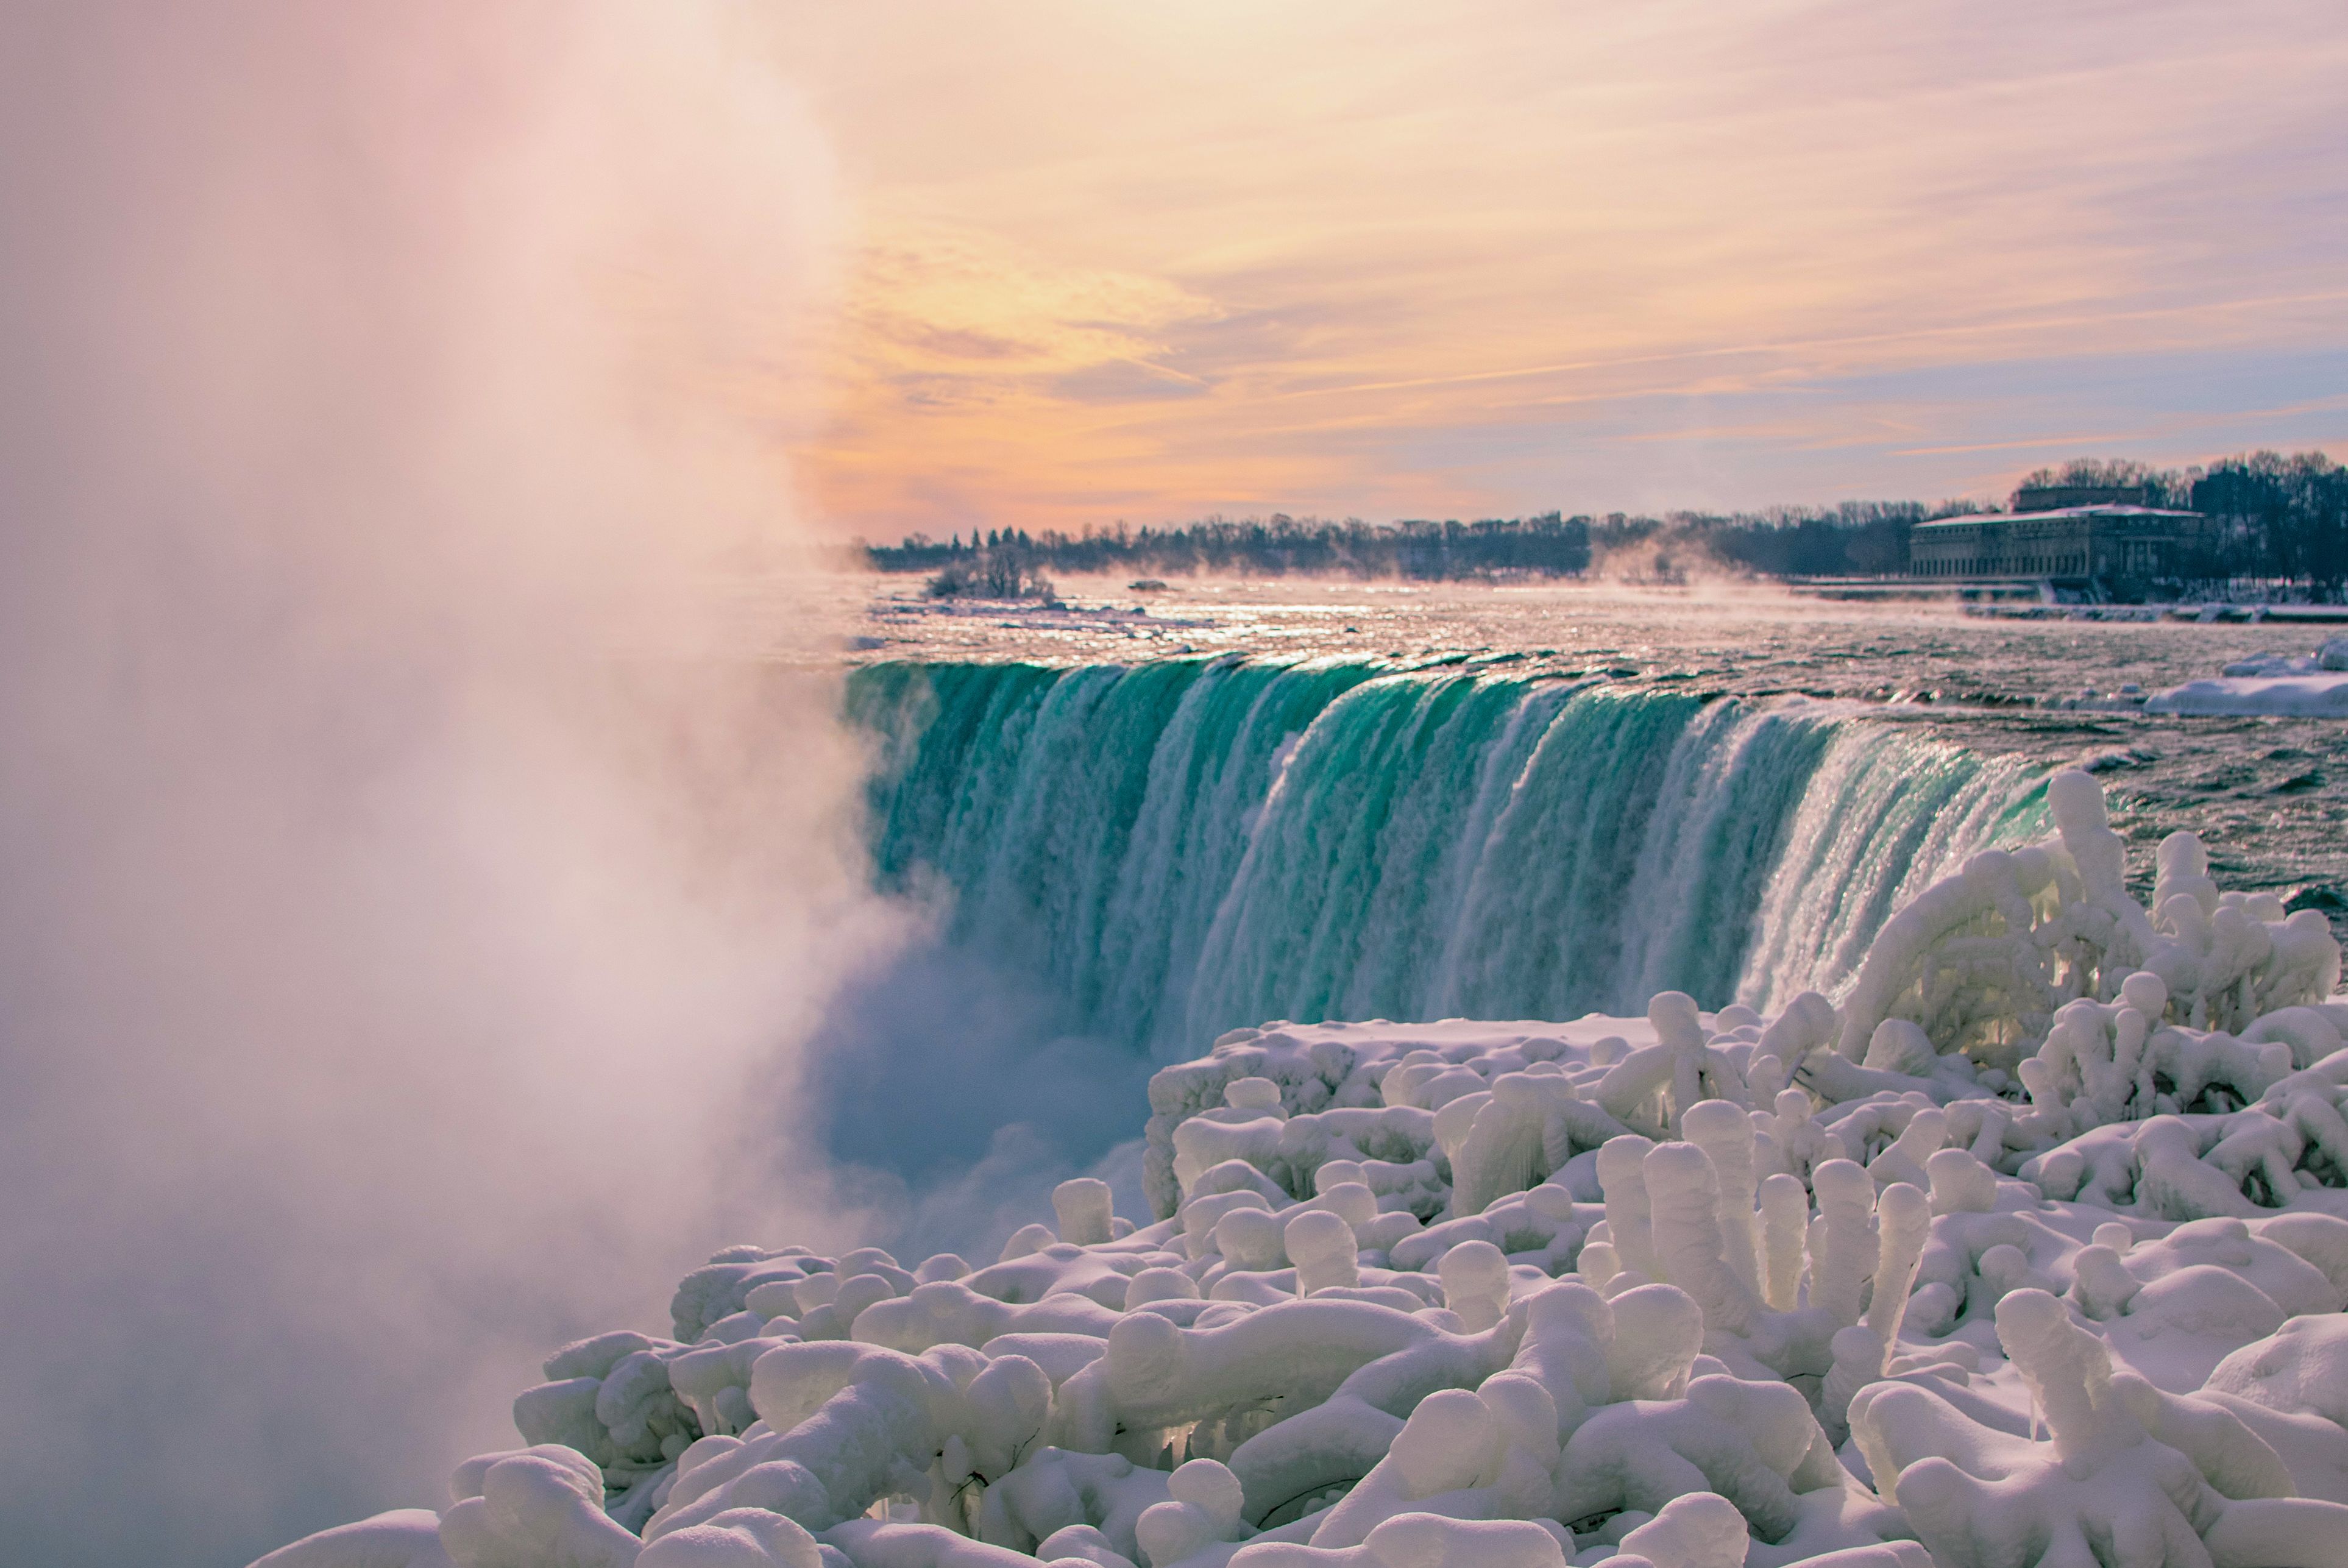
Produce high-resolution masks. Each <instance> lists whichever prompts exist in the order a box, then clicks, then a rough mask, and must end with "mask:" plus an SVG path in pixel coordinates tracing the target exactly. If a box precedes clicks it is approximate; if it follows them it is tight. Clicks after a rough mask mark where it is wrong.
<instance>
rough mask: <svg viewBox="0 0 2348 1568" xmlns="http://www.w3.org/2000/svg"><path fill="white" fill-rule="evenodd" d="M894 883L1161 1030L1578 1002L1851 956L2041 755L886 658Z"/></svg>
mask: <svg viewBox="0 0 2348 1568" xmlns="http://www.w3.org/2000/svg"><path fill="white" fill-rule="evenodd" d="M847 701H848V708H849V713H850V717H851V718H852V719H853V720H854V721H855V722H856V723H857V724H858V725H859V726H860V727H862V728H863V729H865V730H866V731H867V732H868V733H870V735H871V736H872V737H873V738H874V740H873V744H874V748H875V754H876V761H875V770H874V774H873V778H872V781H871V784H870V805H871V834H872V846H873V852H874V857H875V861H876V863H877V867H878V872H879V875H880V880H881V882H882V884H883V885H884V886H885V887H887V888H890V889H891V890H894V891H900V892H916V893H922V894H925V895H929V896H936V897H940V898H942V899H944V900H946V901H947V902H948V910H947V913H946V914H945V930H946V934H947V936H948V938H949V940H951V941H953V942H955V943H957V944H963V945H965V946H967V947H970V948H973V949H974V950H976V951H979V952H981V953H983V954H985V955H986V956H988V957H989V958H990V959H991V960H992V961H995V962H1002V963H1007V964H1010V965H1015V966H1017V967H1018V968H1020V969H1022V970H1024V971H1025V972H1027V973H1030V974H1032V975H1035V977H1037V978H1038V979H1039V980H1041V981H1042V982H1044V983H1045V985H1048V986H1049V987H1051V988H1052V990H1053V991H1054V992H1055V993H1056V994H1057V995H1060V996H1062V997H1063V998H1065V1001H1066V1006H1067V1007H1068V1008H1069V1010H1070V1023H1071V1025H1072V1026H1076V1027H1080V1028H1083V1029H1085V1030H1086V1031H1087V1032H1089V1033H1094V1034H1097V1035H1101V1036H1104V1037H1108V1038H1112V1039H1117V1040H1122V1041H1124V1042H1127V1043H1128V1044H1130V1045H1131V1046H1133V1047H1136V1048H1138V1049H1148V1050H1150V1051H1152V1052H1153V1053H1155V1054H1158V1055H1160V1056H1179V1055H1186V1054H1189V1053H1192V1052H1195V1051H1196V1050H1198V1049H1200V1048H1201V1047H1203V1046H1204V1045H1205V1044H1206V1042H1207V1041H1208V1040H1210V1039H1211V1038H1212V1037H1214V1036H1215V1035H1216V1034H1218V1033H1220V1032H1221V1031H1222V1030H1225V1029H1228V1028H1231V1027H1234V1026H1241V1025H1248V1024H1255V1023H1260V1022H1262V1021H1263V1020H1265V1019H1268V1018H1272V1017H1286V1018H1293V1019H1298V1020H1317V1019H1323V1018H1372V1017H1385V1018H1395V1019H1425V1018H1436V1017H1445V1016H1480V1017H1494V1018H1513V1017H1551V1018H1570V1017H1575V1016H1580V1015H1581V1014H1583V1013H1586V1012H1591V1011H1618V1012H1619V1011H1625V1010H1632V1011H1635V1010H1636V1009H1638V1008H1640V1007H1642V1006H1644V1004H1645V1001H1646V998H1647V997H1648V996H1649V995H1652V994H1653V992H1655V991H1658V990H1665V989H1673V990H1683V991H1686V992H1688V993H1690V994H1691V995H1694V996H1695V997H1696V998H1697V999H1698V1001H1699V1002H1701V1003H1702V1004H1703V1005H1704V1006H1708V1007H1716V1006H1722V1005H1725V1004H1726V1003H1728V1002H1730V1001H1745V1002H1747V1003H1749V1004H1752V1005H1754V1006H1762V1007H1765V1008H1766V1007H1771V1006H1780V1005H1782V1004H1783V1003H1784V1001H1785V1000H1786V999H1787V997H1788V996H1790V995H1793V994H1794V993H1796V992H1797V991H1799V990H1801V989H1804V988H1806V987H1819V988H1826V989H1831V988H1833V987H1834V986H1835V985H1837V984H1838V983H1839V982H1840V981H1842V980H1844V979H1845V978H1846V977H1847V975H1848V973H1849V968H1850V966H1851V965H1852V964H1853V963H1855V962H1856V959H1857V957H1858V955H1859V953H1860V952H1862V951H1863V949H1864V946H1865V944H1866V942H1867V940H1868V938H1869V936H1871V935H1872V934H1874V932H1875V930H1876V928H1877V927H1878V926H1879V925H1880V924H1881V923H1882V922H1883V920H1884V919H1885V918H1886V917H1887V916H1888V915H1889V914H1890V912H1891V910H1892V909H1893V908H1895V907H1896V906H1897V904H1898V903H1899V901H1900V897H1901V895H1902V892H1903V890H1912V889H1914V888H1918V887H1921V886H1922V885H1924V884H1925V883H1926V882H1929V881H1931V880H1932V879H1933V878H1935V877H1938V876H1940V875H1941V874H1943V873H1944V872H1946V871H1947V870H1949V869H1951V868H1952V867H1953V866H1954V865H1955V864H1957V863H1959V862H1960V861H1962V859H1963V858H1964V857H1965V856H1966V855H1968V854H1970V853H1972V851H1975V850H1977V849H1980V848H1982V847H1983V846H1984V845H1987V844H1991V843H1998V842H2007V841H2013V840H2016V839H2019V838H2023V837H2026V836H2030V835H2031V834H2034V833H2035V832H2036V831H2038V830H2040V827H2041V818H2042V816H2043V789H2040V788H2039V787H2038V784H2037V770H2036V769H2034V768H2032V767H2031V766H2030V765H2028V764H2027V763H2024V762H2023V761H2020V760H2019V759H2015V758H1984V757H1981V756H1978V755H1976V754H1974V753H1972V752H1970V751H1967V750H1964V749H1963V748H1958V747H1954V746H1951V745H1948V744H1945V743H1942V742H1939V741H1935V740H1931V739H1927V738H1918V737H1915V736H1912V735H1909V734H1905V733H1902V732H1901V731H1900V728H1899V727H1895V726H1891V725H1886V724H1883V723H1880V722H1876V721H1870V720H1869V719H1868V718H1867V717H1864V716H1863V715H1860V714H1859V713H1857V712H1856V711H1855V710H1854V709H1852V708H1851V707H1848V706H1846V705H1837V704H1828V703H1817V702H1810V701H1807V700H1803V699H1798V698H1793V699H1770V700H1761V701H1755V700H1749V699H1741V698H1734V697H1711V698H1707V697H1704V696H1699V695H1697V694H1694V693H1684V692H1675V691H1668V690H1666V691H1656V690H1652V689H1636V688H1629V687H1623V686H1612V685H1608V684H1604V683H1577V682H1572V681H1565V680H1558V679H1550V678H1541V677H1528V676H1521V675H1509V674H1506V673H1494V672H1491V671H1488V670H1486V671H1478V670H1470V669H1463V668H1459V667H1457V666H1454V667H1449V668H1443V669H1436V670H1421V671H1410V672H1404V671H1395V670H1390V669H1386V668H1383V667H1381V666H1377V665H1369V664H1364V663H1358V662H1352V663H1349V662H1341V661H1334V660H1311V661H1303V662H1296V663H1280V662H1273V661H1262V660H1235V659H1229V658H1226V659H1219V660H1214V661H1169V662H1164V663H1155V664H1148V665H1136V666H1131V667H1126V666H1116V665H1092V666H1083V667H1077V668H1071V669H1052V668H1045V667H1043V666H1039V665H911V664H898V665H872V666H869V667H867V668H864V669H860V670H859V671H857V672H856V673H855V674H854V675H853V676H851V677H850V682H849V686H848V697H847Z"/></svg>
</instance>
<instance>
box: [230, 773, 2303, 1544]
mask: <svg viewBox="0 0 2348 1568" xmlns="http://www.w3.org/2000/svg"><path fill="white" fill-rule="evenodd" d="M2049 795H2050V805H2051V810H2052V814H2053V818H2054V820H2055V827H2056V831H2055V835H2054V836H2053V837H2051V838H2049V839H2048V840H2046V841H2044V842H2042V843H2039V844H2035V845H2032V846H2030V847H2027V848H2024V849H2021V850H2018V851H2011V852H2007V851H1986V852H1983V853H1982V854H1979V855H1976V856H1975V857H1973V859H1972V861H1970V862H1969V863H1967V864H1966V865H1965V866H1964V868H1963V869H1962V871H1961V872H1959V873H1958V874H1956V875H1954V876H1952V877H1951V878H1949V879H1948V880H1946V881H1944V882H1941V883H1939V884H1938V885H1936V886H1934V887H1932V888H1931V889H1930V890H1929V891H1927V892H1924V893H1923V894H1922V895H1921V897H1919V898H1918V899H1916V900H1915V901H1913V902H1912V903H1910V905H1909V906H1908V907H1907V908H1905V909H1904V910H1902V911H1901V912H1900V913H1899V914H1898V915H1897V916H1895V917H1894V918H1893V919H1892V920H1891V921H1890V923H1888V924H1886V925H1885V927H1884V928H1883V930H1882V933H1881V934H1880V935H1879V937H1878V938H1877V940H1876V942H1875V944H1874V945H1873V947H1872V949H1871V950H1870V951H1869V954H1868V955H1867V957H1866V959H1865V962H1864V963H1863V964H1862V965H1860V966H1859V971H1858V973H1857V974H1856V975H1854V976H1853V978H1852V980H1851V983H1850V984H1849V986H1848V988H1847V990H1846V991H1845V993H1844V994H1843V995H1841V996H1840V998H1839V999H1838V1000H1829V999H1828V997H1826V996H1823V995H1818V994H1815V993H1809V994H1805V995H1800V996H1798V997H1797V998H1796V999H1794V1001H1793V1002H1791V1003H1790V1004H1789V1005H1788V1006H1786V1007H1785V1008H1784V1009H1783V1010H1782V1011H1781V1012H1779V1013H1778V1014H1776V1016H1774V1017H1763V1016H1759V1015H1757V1014H1756V1013H1755V1012H1753V1011H1752V1010H1751V1009H1749V1008H1745V1007H1737V1006H1732V1007H1726V1008H1723V1009H1722V1010H1720V1011H1719V1012H1717V1013H1714V1014H1706V1013H1703V1012H1700V1011H1699V1010H1698V1009H1697V1007H1696V1006H1695V1004H1694V1002H1693V1001H1691V1000H1690V999H1689V998H1688V997H1687V996H1685V995H1680V994H1678V993H1672V992H1666V993H1663V994H1662V995H1657V996H1656V997H1655V998H1654V999H1653V1003H1652V1004H1651V1006H1649V1008H1648V1011H1647V1016H1645V1017H1644V1018H1640V1019H1624V1018H1610V1017H1603V1016H1590V1017H1585V1018H1582V1019H1581V1020H1579V1021H1578V1022H1575V1023H1571V1024H1563V1025H1557V1024H1490V1023H1474V1022H1468V1021H1465V1020H1457V1019H1455V1020H1448V1021H1446V1022H1443V1023H1437V1024H1424V1025H1406V1024H1392V1023H1385V1022H1373V1023H1367V1024H1321V1025H1310V1026H1302V1025H1292V1024H1284V1023H1282V1024H1272V1025H1267V1026H1263V1027H1262V1028H1251V1029H1240V1030H1235V1031H1233V1032H1231V1033H1230V1034H1227V1035H1225V1036H1224V1037H1222V1038H1220V1039H1219V1040H1217V1041H1216V1042H1215V1043H1214V1047H1213V1049H1212V1050H1211V1052H1210V1054H1209V1055H1207V1056H1205V1057H1200V1059H1198V1060H1195V1061H1190V1062H1186V1063H1183V1064H1181V1065H1179V1066H1176V1067H1170V1068H1166V1069H1165V1070H1163V1071H1162V1072H1160V1073H1159V1075H1158V1076H1157V1078H1156V1079H1155V1080H1154V1081H1153V1082H1152V1084H1151V1086H1150V1108H1151V1110H1152V1113H1153V1114H1152V1115H1151V1117H1150V1119H1149V1123H1148V1146H1147V1147H1148V1172H1147V1174H1148V1199H1149V1202H1150V1204H1151V1206H1152V1210H1153V1212H1152V1214H1151V1215H1150V1216H1148V1218H1147V1219H1146V1220H1144V1219H1142V1218H1141V1217H1138V1216H1137V1217H1131V1218H1125V1217H1118V1216H1116V1215H1114V1214H1113V1213H1112V1212H1111V1210H1110V1204H1109V1193H1108V1190H1107V1188H1106V1187H1105V1186H1103V1185H1102V1184H1101V1183H1099V1182H1097V1181H1074V1182H1070V1183H1067V1184H1066V1185H1065V1186H1063V1187H1062V1188H1061V1189H1060V1190H1059V1191H1058V1193H1057V1194H1056V1199H1055V1203H1054V1210H1055V1214H1054V1223H1053V1224H1051V1225H1048V1226H1046V1225H1044V1224H1040V1223H1039V1224H1035V1225H1030V1226H1028V1227H1027V1228H1026V1229H1025V1230H1023V1231H1022V1232H1020V1233H1018V1234H1016V1235H1014V1237H1013V1238H1012V1240H1011V1242H1010V1243H1009V1244H1008V1245H1007V1246H1006V1247H1005V1248H1004V1253H1003V1255H1002V1256H1001V1257H1000V1258H999V1259H997V1260H996V1261H995V1262H994V1263H991V1264H985V1265H983V1266H976V1267H973V1265H971V1264H968V1263H966V1262H965V1261H964V1260H963V1259H962V1258H959V1257H955V1256H953V1255H951V1254H948V1255H941V1256H938V1257H932V1258H930V1259H928V1260H927V1261H925V1262H923V1263H922V1264H919V1265H918V1266H915V1267H911V1268H908V1267H906V1266H903V1265H901V1264H899V1263H898V1262H897V1261H896V1260H895V1259H893V1258H891V1256H890V1255H889V1254H888V1253H884V1252H881V1251H879V1250H877V1249H871V1248H866V1249H862V1250H860V1251H855V1252H850V1253H846V1254H844V1255H842V1256H839V1257H819V1256H816V1255H813V1254H811V1253H808V1252H806V1251H805V1250H803V1249H800V1248H796V1247H784V1248H782V1249H780V1250H768V1249H765V1248H761V1247H757V1246H744V1247H736V1248H731V1249H728V1250H726V1251H725V1252H722V1253H718V1254H717V1255H716V1257H715V1258H713V1259H712V1260H711V1261H710V1263H709V1264H707V1266H705V1267H704V1268H701V1269H699V1270H696V1271H695V1273H693V1274H690V1275H689V1276H687V1278H686V1279H685V1281H684V1283H683V1284H682V1285H681V1286H680V1287H679V1289H678V1291H677V1294H676V1298H675V1304H674V1307H673V1317H674V1324H673V1334H672V1335H671V1336H669V1337H666V1338H660V1337H654V1336H648V1335H644V1334H638V1333H634V1332H633V1331H621V1332H618V1333H613V1334H607V1335H602V1336H598V1337H596V1338H592V1339H589V1340H585V1341H582V1342H581V1343H579V1344H576V1345H572V1346H567V1347H565V1348H563V1349H562V1350H561V1351H559V1352H557V1353H556V1354H555V1355H554V1356H553V1357H551V1359H550V1360H549V1361H548V1362H547V1364H546V1377H547V1381H546V1382H544V1383H543V1384H541V1385H540V1386H539V1387H534V1388H531V1389H530V1390H528V1391H526V1392H525V1393H523V1394H522V1395H521V1396H520V1398H519V1399H517V1401H516V1402H515V1408H514V1409H515V1419H516V1424H517V1426H518V1428H519V1429H520V1435H521V1438H522V1439H523V1440H524V1442H525V1443H526V1444H527V1445H528V1446H527V1447H523V1448H519V1449H514V1450H512V1451H510V1452H503V1453H496V1454H489V1455H485V1456H483V1457H481V1458H479V1459H476V1460H470V1461H469V1462H468V1463H467V1464H465V1465H464V1466H463V1467H461V1468H460V1469H459V1470H458V1472H457V1475H456V1478H455V1481H454V1485H453V1488H452V1491H453V1494H454V1501H452V1503H451V1505H450V1506H449V1507H448V1509H447V1510H446V1511H444V1512H442V1513H441V1514H440V1515H438V1518H437V1519H436V1518H435V1517H434V1516H433V1515H431V1514H430V1513H428V1512H425V1511H417V1510H407V1511H399V1512H395V1513H389V1514H385V1515H382V1516H380V1517H378V1518H376V1519H374V1520H370V1521H366V1522H361V1523H358V1524H355V1525H347V1526H345V1527H343V1528H342V1529H340V1530H335V1531H329V1532H324V1533H323V1534H320V1535H316V1536H313V1537H311V1538H309V1539H307V1540H305V1541H302V1542H296V1543H294V1544H293V1545H292V1546H289V1547H287V1548H285V1549H284V1550H283V1552H281V1553H276V1554H274V1555H273V1556H272V1557H270V1558H267V1559H264V1560H263V1562H264V1563H267V1564H269V1565H270V1568H627V1565H629V1564H634V1565H635V1568H763V1565H770V1564H785V1563H788V1564H790V1565H792V1568H1018V1565H1019V1564H1021V1563H1029V1564H1032V1563H1038V1562H1044V1563H1060V1564H1064V1565H1083V1564H1089V1565H1091V1568H1471V1565H1473V1568H1563V1565H1565V1564H1568V1563H1570V1564H1575V1565H1594V1564H1601V1563H1603V1564H1607V1565H1608V1568H1738V1565H1740V1564H1750V1565H1752V1568H1780V1565H1787V1564H1794V1563H1804V1564H1808V1565H1810V1568H1929V1565H1931V1564H1939V1565H1941V1568H2022V1565H2027V1564H2046V1565H2049V1568H2085V1565H2088V1564H2101V1565H2103V1568H2162V1565H2192V1568H2202V1565H2205V1564H2209V1565H2216V1568H2327V1565H2340V1568H2348V1314H2343V1307H2348V1119H2343V1106H2348V1047H2343V1029H2348V1002H2343V1001H2337V1000H2333V992H2334V991H2335V989H2336V988H2337V986H2338V984H2339V980H2340V962H2341V954H2340V949H2339V947H2338V945H2337V944H2336V943H2335V942H2334V941H2333V938H2332V936H2331V934H2330V933H2329V931H2328V929H2326V927H2325V926H2324V924H2323V923H2322V919H2321V917H2320V916H2316V915H2313V914H2305V913H2302V914H2298V915H2291V916H2288V917H2286V916H2285V914H2284V913H2283V911H2282V910H2281V908H2280V907H2279V906H2278V905H2277V904H2276V903H2275V902H2274V901H2273V900H2272V899H2271V898H2270V897H2266V896H2264V895H2254V896H2249V897H2244V896H2241V895H2238V894H2232V893H2221V892H2219V890H2218V889H2217V887H2216V886H2215V885H2214V884H2213V883H2212V882H2211V881H2210V878H2209V868H2208V860H2207V857H2206V856H2205V855H2204V854H2203V853H2202V851H2201V848H2200V846H2199V844H2198V843H2197V842H2195V841H2193V840H2192V839H2191V838H2190V837H2189V836H2188V835H2183V834H2179V835H2175V836H2172V837H2171V838H2170V840H2168V841H2167V842H2165V843H2164V844H2162V845H2161V847H2160V851H2159V854H2158V858H2157V881H2156V882H2155V885H2154V889H2153V897H2152V902H2151V903H2150V905H2149V907H2147V905H2145V904H2144V903H2140V902H2138V901H2137V899H2136V898H2135V897H2134V895H2132V894H2131V892H2129V891H2128V888H2127V884H2126V882H2125V881H2124V878H2123V871H2124V867H2123V856H2122V847H2121V843H2120V841H2119V839H2118V837H2117V836H2116V834H2115V833H2114V832H2113V831H2112V830H2111V829H2110V827H2109V825H2108V823H2107V821H2106V819H2105V815H2104V810H2103V801H2102V798H2101V796H2100V794H2099V793H2098V791H2097V790H2096V786H2095V784H2094V783H2093V782H2092V780H2090V779H2088V778H2087V777H2086V776H2085V775H2084V774H2078V773H2066V774H2062V775H2058V776H2057V777H2056V778H2055V779H2054V780H2053V781H2052V783H2051V786H2050V791H2049Z"/></svg>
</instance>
